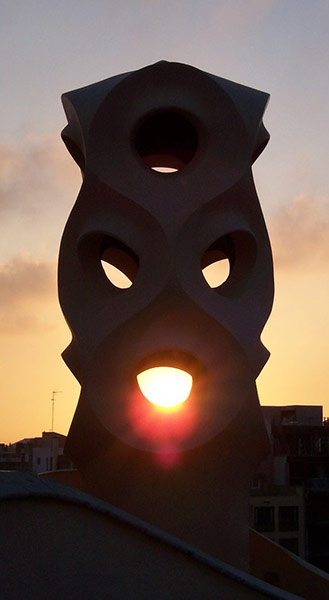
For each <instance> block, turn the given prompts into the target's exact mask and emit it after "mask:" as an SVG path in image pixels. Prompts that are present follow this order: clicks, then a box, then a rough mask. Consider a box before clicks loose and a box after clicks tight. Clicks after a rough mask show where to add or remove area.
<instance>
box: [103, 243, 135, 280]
mask: <svg viewBox="0 0 329 600" xmlns="http://www.w3.org/2000/svg"><path fill="white" fill-rule="evenodd" d="M100 259H101V264H102V267H103V270H104V273H105V275H106V277H107V278H108V279H109V281H110V282H111V283H112V284H113V285H114V286H115V287H117V288H119V289H127V288H129V287H131V286H132V284H133V283H134V281H135V279H136V276H137V272H138V268H139V260H138V257H137V256H136V254H135V253H134V252H133V251H132V250H131V249H130V248H128V246H126V245H125V244H123V243H122V242H120V241H119V240H116V239H114V238H106V239H105V240H104V241H103V243H102V246H101V252H100Z"/></svg>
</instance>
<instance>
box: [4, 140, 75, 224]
mask: <svg viewBox="0 0 329 600" xmlns="http://www.w3.org/2000/svg"><path fill="white" fill-rule="evenodd" d="M78 177H79V174H78V171H77V168H76V167H75V166H74V163H73V161H71V160H68V157H67V154H66V151H65V149H64V148H63V146H62V145H61V142H60V140H59V139H58V140H57V139H56V138H55V137H50V136H36V135H32V134H30V135H28V136H26V137H25V139H24V140H23V141H21V142H20V143H19V144H12V145H11V144H0V211H1V216H2V218H3V217H5V216H6V215H10V214H11V213H13V212H16V211H17V210H18V211H19V212H20V213H21V214H25V215H31V214H32V215H35V214H37V213H39V212H42V210H43V207H44V206H45V205H46V206H47V205H49V203H50V202H52V201H54V198H56V199H57V201H59V202H63V198H64V199H65V198H68V197H69V195H68V194H69V193H70V191H71V189H73V188H74V189H76V187H77V182H78ZM63 191H64V192H65V193H64V194H63ZM72 204H73V199H72Z"/></svg>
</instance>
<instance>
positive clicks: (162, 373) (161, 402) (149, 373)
mask: <svg viewBox="0 0 329 600" xmlns="http://www.w3.org/2000/svg"><path fill="white" fill-rule="evenodd" d="M137 383H138V385H139V388H140V390H141V392H142V394H143V396H145V398H146V399H147V400H149V402H152V404H156V405H158V406H162V407H164V408H171V407H173V406H178V405H179V404H182V403H183V402H185V400H187V398H188V397H189V395H190V392H191V389H192V385H193V377H192V375H190V373H187V371H183V370H182V369H177V368H176V367H167V366H160V367H152V368H150V369H146V370H145V371H142V372H141V373H139V374H138V375H137Z"/></svg>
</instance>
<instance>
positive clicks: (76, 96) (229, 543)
mask: <svg viewBox="0 0 329 600" xmlns="http://www.w3.org/2000/svg"><path fill="white" fill-rule="evenodd" d="M267 101H268V95H267V94H265V93H263V92H260V91H257V90H254V89H251V88H248V87H245V86H242V85H238V84H236V83H233V82H231V81H228V80H226V79H222V78H219V77H216V76H214V75H210V74H208V73H204V72H202V71H200V70H198V69H196V68H193V67H190V66H187V65H183V64H179V63H168V62H164V61H163V62H159V63H156V64H154V65H151V66H148V67H145V68H143V69H140V70H138V71H135V72H131V73H125V74H122V75H118V76H116V77H112V78H109V79H106V80H104V81H101V82H99V83H96V84H92V85H90V86H87V87H85V88H81V89H78V90H75V91H72V92H69V93H67V94H64V96H63V104H64V109H65V113H66V116H67V119H68V125H67V127H66V128H65V129H64V131H63V133H62V136H63V140H64V142H65V144H66V146H67V148H68V150H69V152H70V153H71V155H72V156H73V158H74V160H75V161H76V162H77V164H78V165H79V167H80V169H81V171H82V174H83V184H82V187H81V190H80V193H79V195H78V198H77V200H76V203H75V205H74V207H73V210H72V212H71V215H70V217H69V219H68V222H67V225H66V227H65V231H64V234H63V238H62V243H61V250H60V258H59V295H60V302H61V306H62V310H63V312H64V315H65V317H66V320H67V322H68V324H69V326H70V329H71V332H72V342H71V344H70V345H69V347H68V348H67V349H66V350H65V352H64V354H63V357H64V360H65V362H66V363H67V365H68V366H69V368H70V369H71V371H72V372H73V374H74V375H75V377H76V378H77V379H78V380H79V382H80V384H81V395H80V399H79V403H78V407H77V410H76V413H75V416H74V419H73V422H72V425H71V429H70V432H69V436H68V440H67V446H66V452H67V454H69V456H70V457H71V458H72V460H73V461H74V462H75V464H76V466H77V468H78V470H79V472H80V474H81V478H82V481H83V485H84V489H85V490H86V491H88V492H90V493H92V494H94V495H96V496H99V497H101V498H103V499H105V500H107V501H108V502H110V503H112V504H114V505H116V506H119V507H120V508H122V509H124V510H126V511H128V512H130V513H132V514H134V515H135V516H137V517H139V518H141V519H144V520H145V521H148V522H150V523H152V524H153V525H155V526H157V527H160V528H162V529H164V530H165V531H167V532H169V533H171V534H174V535H176V536H178V537H180V538H182V539H183V540H185V541H187V542H188V543H190V544H192V545H194V546H196V547H197V548H198V549H200V550H202V551H204V552H207V553H208V554H212V555H213V556H215V557H217V558H219V559H222V560H224V561H225V562H227V563H230V564H232V565H235V566H237V567H239V568H242V569H247V566H248V491H249V484H250V479H251V477H252V474H253V471H254V470H255V467H256V465H257V464H258V463H259V462H260V460H261V459H262V458H263V457H264V456H265V455H266V453H267V451H268V440H267V435H266V432H265V428H264V424H263V419H262V415H261V410H260V406H259V401H258V396H257V391H256V385H255V379H256V377H257V376H258V374H259V372H260V371H261V369H262V368H263V366H264V364H265V362H266V360H267V358H268V351H267V350H266V349H265V348H264V346H263V345H262V343H261V341H260V334H261V331H262V329H263V327H264V324H265V322H266V320H267V319H268V316H269V314H270V311H271V307H272V301H273V270H272V257H271V249H270V244H269V239H268V235H267V231H266V226H265V223H264V219H263V215H262V212H261V208H260V205H259V202H258V198H257V193H256V190H255V186H254V182H253V176H252V171H251V166H252V163H253V162H254V161H255V160H256V158H257V157H258V155H259V154H260V153H261V152H262V150H263V149H264V147H265V145H266V144H267V142H268V139H269V135H268V133H267V131H266V129H265V128H264V126H263V124H262V116H263V112H264V110H265V107H266V104H267ZM217 261H221V262H222V263H226V264H227V265H228V267H229V272H228V274H227V276H222V279H218V281H215V282H210V285H211V286H213V287H211V286H210V285H209V283H208V281H207V279H208V276H207V275H206V273H207V272H206V271H205V269H206V268H207V267H208V266H209V265H211V264H213V263H217ZM107 264H109V265H112V266H113V267H116V268H117V269H119V270H120V271H121V272H122V273H123V274H125V275H126V276H127V277H128V280H129V281H128V283H129V284H130V283H131V285H130V287H126V289H122V288H121V287H120V286H119V284H118V281H117V280H116V279H115V278H114V275H113V270H112V274H111V273H110V274H108V275H107V273H108V271H107ZM127 285H128V284H127ZM160 367H161V368H163V367H166V368H167V369H168V370H167V371H164V370H163V369H160ZM150 369H154V370H153V371H152V372H151V371H149V370H150ZM177 370H179V371H177ZM182 372H183V375H184V374H185V375H187V377H188V381H187V384H186V385H187V390H185V392H184V393H185V397H186V395H187V394H188V391H189V388H191V391H190V393H189V395H188V397H187V399H185V401H184V402H180V401H179V398H178V400H177V398H176V396H175V393H176V392H175V388H173V389H171V390H169V389H168V390H167V388H166V385H167V384H166V380H162V379H161V380H160V383H159V386H160V396H161V397H162V401H161V402H160V404H161V403H162V404H163V399H164V403H166V399H167V401H168V402H167V406H163V405H161V406H159V405H158V404H155V403H154V401H153V399H152V398H151V401H149V399H148V398H147V392H146V391H145V389H146V388H145V387H143V385H142V384H141V380H140V379H139V378H137V376H140V375H141V374H144V376H145V377H146V387H147V385H148V380H147V378H148V377H149V376H150V374H153V376H154V377H155V382H157V377H158V376H159V377H160V375H163V373H164V374H165V375H166V374H167V373H169V374H177V373H178V374H181V373H182ZM163 381H165V382H163ZM158 391H159V390H158ZM168 405H169V406H168Z"/></svg>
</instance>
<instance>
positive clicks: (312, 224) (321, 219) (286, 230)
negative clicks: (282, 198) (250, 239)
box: [268, 195, 329, 269]
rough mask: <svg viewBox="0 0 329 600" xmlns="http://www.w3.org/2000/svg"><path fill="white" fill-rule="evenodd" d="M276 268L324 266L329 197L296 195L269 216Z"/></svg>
mask: <svg viewBox="0 0 329 600" xmlns="http://www.w3.org/2000/svg"><path fill="white" fill-rule="evenodd" d="M268 228H269V233H270V238H271V243H272V248H273V254H274V263H275V266H276V267H277V269H291V268H296V267H300V266H302V267H304V266H308V267H309V266H311V267H312V268H323V267H325V268H326V269H327V268H328V263H329V198H325V197H324V198H309V197H307V196H304V195H300V196H297V197H296V198H294V200H293V201H292V202H290V204H288V205H287V206H283V207H282V208H281V209H280V210H279V211H278V212H277V213H276V214H274V216H273V217H272V218H271V219H269V222H268Z"/></svg>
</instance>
